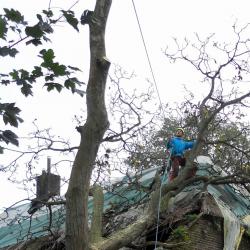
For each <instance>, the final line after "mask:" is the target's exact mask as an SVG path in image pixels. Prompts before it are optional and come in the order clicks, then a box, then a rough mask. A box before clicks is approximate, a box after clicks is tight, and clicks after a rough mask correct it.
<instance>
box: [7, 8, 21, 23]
mask: <svg viewBox="0 0 250 250" xmlns="http://www.w3.org/2000/svg"><path fill="white" fill-rule="evenodd" d="M4 12H5V16H6V18H7V19H9V20H10V21H12V22H15V23H22V24H25V22H24V17H23V16H22V15H21V13H20V12H19V11H18V10H14V9H11V10H9V9H6V8H4Z"/></svg>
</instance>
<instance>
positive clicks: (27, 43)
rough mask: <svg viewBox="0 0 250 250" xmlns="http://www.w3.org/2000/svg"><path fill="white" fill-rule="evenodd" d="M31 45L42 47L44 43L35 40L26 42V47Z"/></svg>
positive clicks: (37, 39)
mask: <svg viewBox="0 0 250 250" xmlns="http://www.w3.org/2000/svg"><path fill="white" fill-rule="evenodd" d="M29 44H33V45H35V46H38V45H41V44H42V42H41V39H39V38H34V39H30V40H29V41H27V42H26V45H29Z"/></svg>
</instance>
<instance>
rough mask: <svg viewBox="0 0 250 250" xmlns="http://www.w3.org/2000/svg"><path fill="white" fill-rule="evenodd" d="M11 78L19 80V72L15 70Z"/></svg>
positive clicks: (11, 73)
mask: <svg viewBox="0 0 250 250" xmlns="http://www.w3.org/2000/svg"><path fill="white" fill-rule="evenodd" d="M10 76H11V77H12V78H13V80H17V79H19V76H18V71H17V70H15V69H14V70H13V71H12V72H10Z"/></svg>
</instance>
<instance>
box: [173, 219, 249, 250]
mask: <svg viewBox="0 0 250 250" xmlns="http://www.w3.org/2000/svg"><path fill="white" fill-rule="evenodd" d="M189 236H190V239H191V244H188V245H184V246H182V247H178V248H176V250H201V249H202V250H223V247H224V240H223V238H224V237H223V219H221V218H218V217H217V218H216V217H212V216H203V217H202V218H201V219H200V220H199V221H198V222H197V223H196V224H194V225H193V227H191V229H190V230H189ZM249 249H250V239H249V237H246V236H243V237H242V241H241V243H240V247H239V250H249Z"/></svg>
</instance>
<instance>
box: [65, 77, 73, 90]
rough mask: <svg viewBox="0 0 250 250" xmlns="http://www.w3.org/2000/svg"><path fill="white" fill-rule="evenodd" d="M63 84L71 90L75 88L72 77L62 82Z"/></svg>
mask: <svg viewBox="0 0 250 250" xmlns="http://www.w3.org/2000/svg"><path fill="white" fill-rule="evenodd" d="M64 86H65V87H66V88H67V89H69V88H70V89H71V91H72V92H73V91H74V90H75V88H76V85H75V82H74V81H72V79H70V78H69V79H67V80H66V81H65V82H64Z"/></svg>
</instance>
